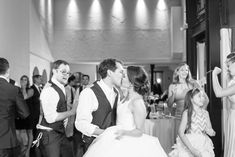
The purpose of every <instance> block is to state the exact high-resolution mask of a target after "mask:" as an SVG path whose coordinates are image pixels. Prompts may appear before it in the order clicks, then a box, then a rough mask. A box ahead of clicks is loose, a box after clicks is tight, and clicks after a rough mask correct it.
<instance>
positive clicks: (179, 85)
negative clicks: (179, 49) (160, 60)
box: [167, 63, 199, 137]
mask: <svg viewBox="0 0 235 157" xmlns="http://www.w3.org/2000/svg"><path fill="white" fill-rule="evenodd" d="M194 87H199V85H198V84H197V82H196V80H194V79H193V78H192V75H191V72H190V70H189V66H188V65H187V64H185V63H182V64H180V65H179V66H178V67H176V69H175V71H174V73H173V81H172V83H171V84H170V86H169V89H168V102H167V105H168V107H169V108H170V109H171V110H173V104H176V106H175V111H174V113H173V115H174V116H175V117H176V118H177V119H176V124H175V137H176V136H177V133H178V129H179V125H180V121H181V116H182V113H183V110H184V100H185V99H184V98H185V95H186V93H187V92H188V91H189V90H190V89H193V88H194Z"/></svg>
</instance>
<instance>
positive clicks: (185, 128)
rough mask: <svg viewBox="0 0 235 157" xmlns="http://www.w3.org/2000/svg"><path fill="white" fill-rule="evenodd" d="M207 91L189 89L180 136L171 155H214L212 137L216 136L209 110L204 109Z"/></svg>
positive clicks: (175, 156) (209, 156) (211, 156)
mask: <svg viewBox="0 0 235 157" xmlns="http://www.w3.org/2000/svg"><path fill="white" fill-rule="evenodd" d="M204 95H205V92H204V91H203V90H200V89H198V88H195V89H192V90H190V91H188V93H187V94H186V96H185V109H184V112H183V114H182V119H181V123H180V127H179V137H177V139H176V144H175V145H174V146H173V148H174V150H173V151H172V152H170V153H169V156H170V157H214V156H215V154H214V151H213V149H214V147H213V143H212V141H211V139H210V138H209V137H208V136H207V135H209V136H214V135H215V132H214V130H213V129H212V126H211V121H210V117H209V114H208V112H207V111H206V110H205V109H203V106H204V105H205V103H208V101H205V99H204Z"/></svg>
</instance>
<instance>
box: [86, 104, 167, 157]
mask: <svg viewBox="0 0 235 157" xmlns="http://www.w3.org/2000/svg"><path fill="white" fill-rule="evenodd" d="M129 102H130V101H126V102H125V103H123V104H120V105H119V106H118V108H117V126H113V127H110V128H108V129H106V130H105V131H104V133H103V134H101V135H100V136H98V137H97V138H96V139H95V140H94V141H93V143H92V144H91V145H90V147H89V149H88V150H87V152H86V153H85V155H84V156H83V157H156V156H157V157H167V155H166V153H165V152H164V150H163V148H162V147H161V144H160V143H159V141H158V138H156V137H153V136H149V135H146V134H143V135H142V136H140V137H131V136H123V137H122V138H121V139H116V136H117V135H115V132H116V131H117V130H119V129H125V130H132V129H135V128H136V126H135V122H134V117H133V114H132V113H131V110H130V109H129V108H128V103H129Z"/></svg>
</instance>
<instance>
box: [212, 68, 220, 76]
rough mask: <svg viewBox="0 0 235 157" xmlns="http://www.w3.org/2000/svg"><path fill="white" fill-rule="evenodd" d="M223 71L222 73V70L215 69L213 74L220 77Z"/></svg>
mask: <svg viewBox="0 0 235 157" xmlns="http://www.w3.org/2000/svg"><path fill="white" fill-rule="evenodd" d="M221 71H222V70H221V69H220V68H218V67H215V68H214V70H213V72H212V73H213V74H214V75H218V74H219V73H221Z"/></svg>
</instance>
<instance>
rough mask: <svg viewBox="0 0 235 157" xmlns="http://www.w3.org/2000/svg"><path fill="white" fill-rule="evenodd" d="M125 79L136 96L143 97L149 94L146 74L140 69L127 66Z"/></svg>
mask: <svg viewBox="0 0 235 157" xmlns="http://www.w3.org/2000/svg"><path fill="white" fill-rule="evenodd" d="M127 77H128V79H129V81H130V83H131V84H132V85H133V87H134V91H135V92H137V93H138V94H140V95H142V96H145V95H147V94H149V91H150V90H149V80H148V76H147V73H146V72H145V70H144V69H143V68H142V67H139V66H128V67H127Z"/></svg>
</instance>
